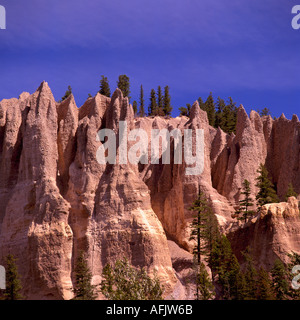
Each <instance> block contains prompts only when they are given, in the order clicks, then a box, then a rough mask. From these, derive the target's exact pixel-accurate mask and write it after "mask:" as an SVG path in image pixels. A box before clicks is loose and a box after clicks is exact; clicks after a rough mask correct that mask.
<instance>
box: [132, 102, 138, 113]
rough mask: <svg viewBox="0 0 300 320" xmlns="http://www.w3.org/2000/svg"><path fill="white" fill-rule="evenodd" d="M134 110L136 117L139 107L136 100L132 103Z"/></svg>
mask: <svg viewBox="0 0 300 320" xmlns="http://www.w3.org/2000/svg"><path fill="white" fill-rule="evenodd" d="M132 109H133V113H134V115H136V114H137V109H138V105H137V102H136V101H135V100H134V101H133V102H132Z"/></svg>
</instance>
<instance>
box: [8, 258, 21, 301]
mask: <svg viewBox="0 0 300 320" xmlns="http://www.w3.org/2000/svg"><path fill="white" fill-rule="evenodd" d="M16 261H17V260H16V259H15V258H14V256H13V255H12V254H9V255H8V256H7V257H6V259H5V263H6V266H5V271H6V275H5V277H6V289H5V291H4V299H5V300H21V299H23V296H22V295H21V293H20V291H21V290H22V285H21V281H20V277H19V274H18V267H17V264H16Z"/></svg>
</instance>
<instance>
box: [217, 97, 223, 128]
mask: <svg viewBox="0 0 300 320" xmlns="http://www.w3.org/2000/svg"><path fill="white" fill-rule="evenodd" d="M216 105H217V111H216V121H215V128H218V127H220V128H221V129H222V126H223V119H222V117H223V112H224V109H225V106H226V104H225V101H224V100H223V99H221V98H220V97H218V99H217V102H216Z"/></svg>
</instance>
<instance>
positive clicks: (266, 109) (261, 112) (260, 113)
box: [258, 108, 271, 117]
mask: <svg viewBox="0 0 300 320" xmlns="http://www.w3.org/2000/svg"><path fill="white" fill-rule="evenodd" d="M258 113H259V115H260V116H261V117H263V116H268V115H271V114H270V110H269V108H263V109H262V110H261V111H258Z"/></svg>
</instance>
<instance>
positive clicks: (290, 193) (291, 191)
mask: <svg viewBox="0 0 300 320" xmlns="http://www.w3.org/2000/svg"><path fill="white" fill-rule="evenodd" d="M297 196H298V194H297V193H296V192H295V190H294V187H293V184H292V183H289V185H288V189H287V192H286V195H285V201H286V202H287V201H288V198H289V197H296V198H297Z"/></svg>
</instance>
